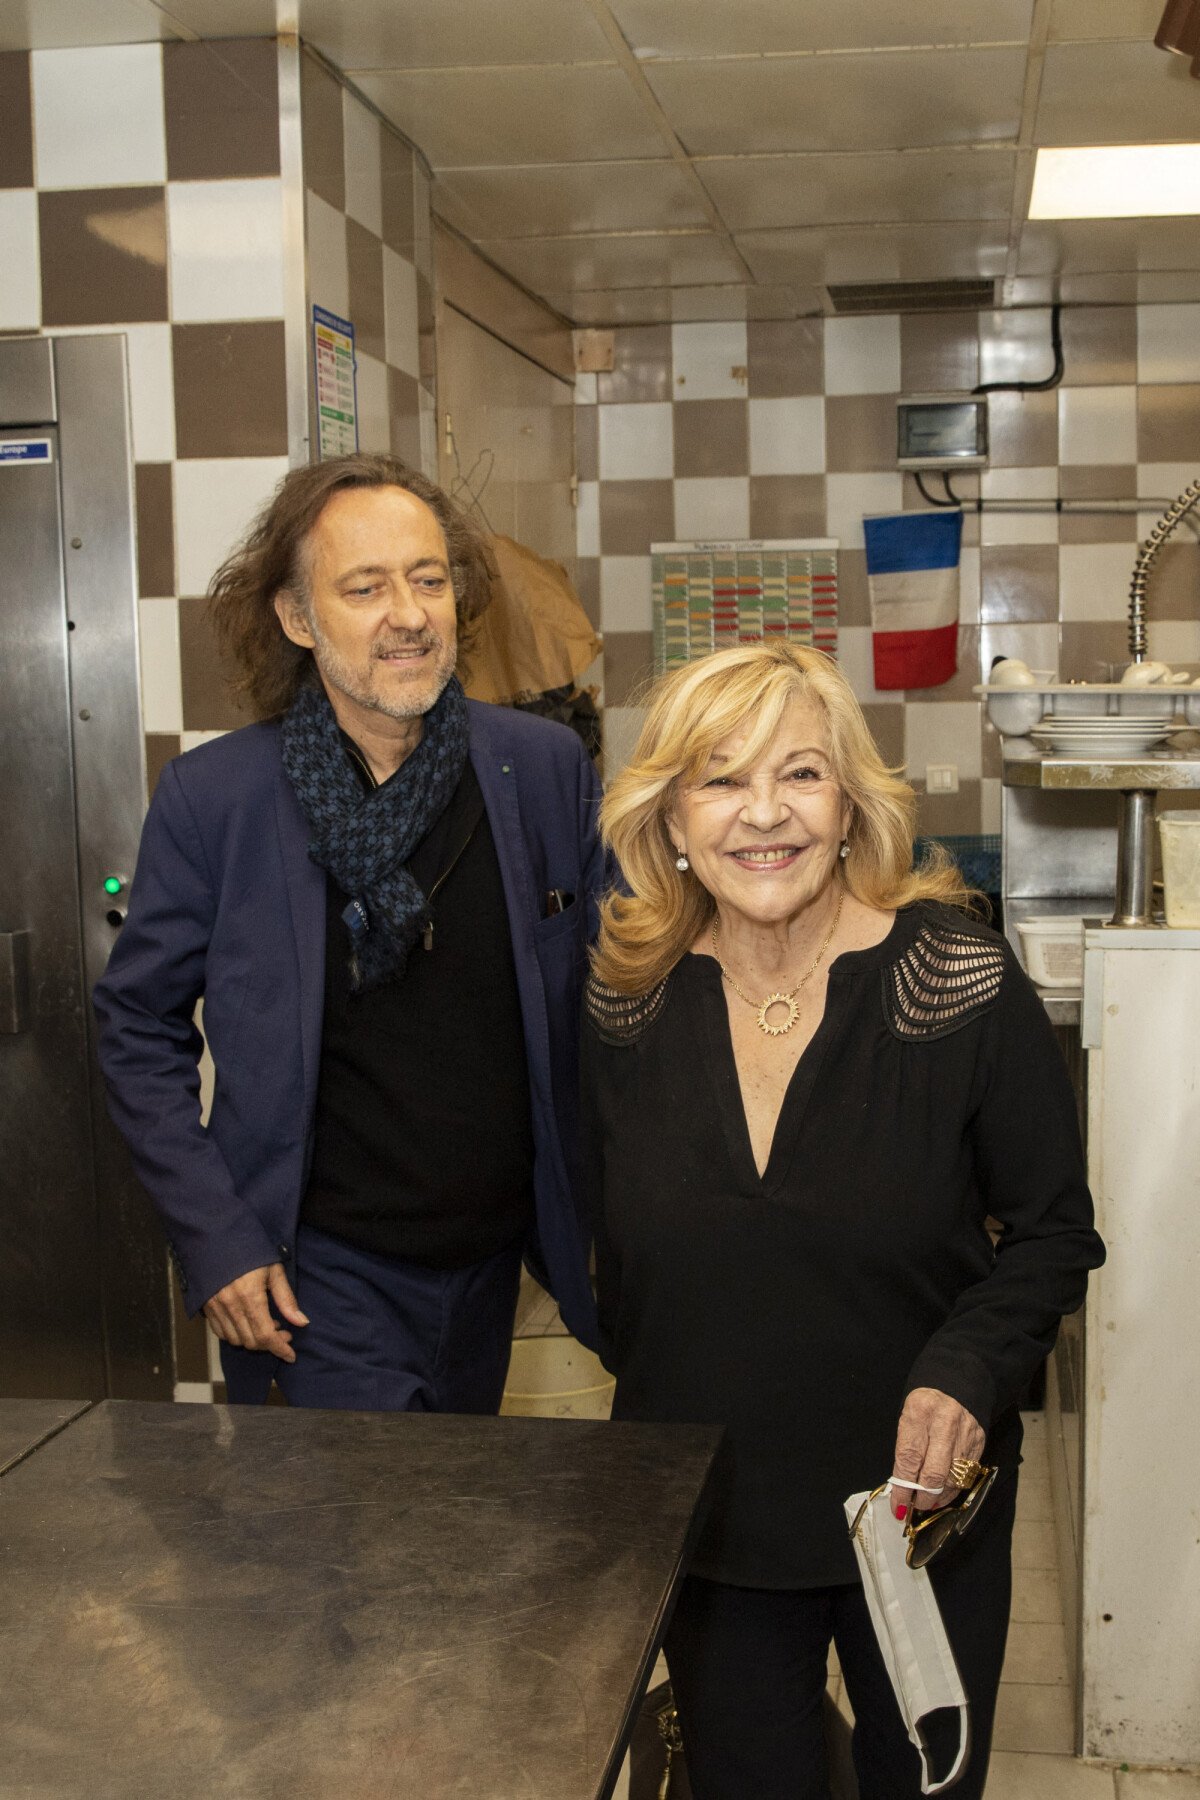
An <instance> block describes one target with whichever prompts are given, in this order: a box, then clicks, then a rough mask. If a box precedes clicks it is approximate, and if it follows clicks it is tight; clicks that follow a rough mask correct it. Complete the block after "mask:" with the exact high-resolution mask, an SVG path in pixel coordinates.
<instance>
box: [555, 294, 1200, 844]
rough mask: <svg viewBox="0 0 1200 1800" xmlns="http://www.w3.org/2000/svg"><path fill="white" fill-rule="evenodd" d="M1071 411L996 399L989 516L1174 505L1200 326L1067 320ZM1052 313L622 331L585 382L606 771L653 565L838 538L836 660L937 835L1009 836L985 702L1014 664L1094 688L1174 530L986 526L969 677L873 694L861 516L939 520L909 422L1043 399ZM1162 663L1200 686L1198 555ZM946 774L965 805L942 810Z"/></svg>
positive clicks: (1045, 517)
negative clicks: (902, 425)
mask: <svg viewBox="0 0 1200 1800" xmlns="http://www.w3.org/2000/svg"><path fill="white" fill-rule="evenodd" d="M1063 337H1064V347H1065V354H1066V376H1065V379H1064V382H1063V384H1062V386H1061V387H1060V388H1058V389H1057V390H1052V391H1050V392H1047V393H1040V394H1039V393H1033V394H1025V395H1021V394H996V395H993V396H992V397H991V401H990V411H991V436H992V454H991V463H990V466H989V467H988V469H987V470H986V471H985V472H984V473H983V476H982V480H981V481H980V479H979V478H973V477H961V478H960V480H959V483H958V486H959V488H960V490H961V491H962V492H963V493H964V494H966V495H970V496H972V497H974V496H975V495H977V494H978V493H979V492H980V491H982V493H983V495H984V496H985V497H988V498H999V497H1004V498H1015V497H1031V498H1041V497H1045V498H1048V499H1049V500H1050V501H1051V502H1053V500H1054V499H1055V498H1056V497H1057V496H1059V495H1061V496H1062V497H1064V498H1079V499H1085V498H1135V497H1138V496H1158V495H1162V496H1166V497H1170V496H1173V495H1174V494H1176V493H1177V492H1179V490H1180V489H1181V488H1182V487H1184V486H1185V485H1186V483H1187V482H1188V481H1190V480H1193V479H1194V478H1195V475H1196V472H1197V464H1198V461H1200V307H1198V306H1194V305H1180V306H1147V307H1094V308H1078V309H1073V310H1070V311H1068V312H1066V313H1065V314H1064V316H1063ZM1050 361H1051V358H1050V350H1049V315H1048V314H1047V313H1046V312H1045V311H1039V310H1035V311H1021V312H986V313H955V314H919V315H917V314H914V315H911V316H908V315H906V316H896V315H892V316H886V317H872V318H861V319H830V320H825V321H822V320H818V319H805V320H800V321H796V322H788V323H774V322H771V323H766V322H755V321H751V322H750V323H748V324H746V323H732V322H731V323H721V324H706V325H690V324H689V325H675V326H646V327H641V328H631V329H626V330H620V331H618V332H617V333H616V337H615V356H614V367H613V370H612V372H611V373H610V374H602V375H583V376H580V377H579V379H578V384H577V392H576V398H577V401H578V403H579V404H578V406H577V409H576V438H577V445H578V473H579V478H580V505H579V514H578V548H579V558H580V561H579V581H580V588H581V591H582V592H583V594H584V595H585V597H586V600H587V603H588V605H589V607H590V608H591V610H592V614H593V617H594V618H595V620H596V621H597V623H598V624H599V625H600V627H601V629H602V630H603V632H604V644H605V702H606V714H605V722H606V734H607V735H606V762H607V766H608V768H609V769H610V771H611V770H612V769H614V768H616V767H619V765H620V764H621V762H622V761H624V759H625V757H626V756H627V755H628V753H629V749H630V748H631V746H632V743H633V740H634V738H635V736H636V733H637V730H638V727H639V725H640V722H641V716H642V715H641V709H640V707H639V706H638V689H639V687H640V686H641V685H642V684H643V683H644V682H645V680H646V679H647V678H648V677H649V675H650V673H651V663H652V648H651V616H650V554H649V547H650V545H651V543H653V542H656V541H658V540H664V539H667V540H669V539H691V538H729V537H733V538H736V537H769V538H783V537H798V536H825V535H828V536H830V537H836V538H838V539H840V541H841V545H842V549H841V553H840V555H839V562H838V574H839V633H838V640H839V656H840V660H841V663H842V666H843V668H844V669H845V671H846V673H847V674H848V675H849V677H850V680H851V681H852V683H853V685H854V688H855V691H856V693H857V694H858V696H859V698H860V700H861V701H862V702H863V705H864V707H865V709H866V713H867V717H868V720H869V721H870V724H871V727H872V730H873V731H874V732H875V735H876V738H877V739H878V742H879V744H880V748H881V749H882V751H883V753H884V755H885V756H886V757H887V758H888V759H889V761H891V762H893V763H898V764H905V765H906V766H907V768H908V770H909V775H910V779H911V780H912V781H913V782H914V785H915V786H916V787H917V789H918V791H919V792H920V793H921V826H922V829H923V830H925V831H927V832H932V833H941V834H955V833H960V832H978V831H980V830H984V831H994V830H997V829H998V828H999V813H1000V781H999V775H1000V762H999V742H998V739H997V738H996V736H995V733H994V732H993V731H992V729H991V727H990V726H988V725H987V724H986V722H985V721H984V720H983V719H982V717H981V712H980V707H979V704H978V702H977V701H976V700H974V699H973V697H972V695H971V688H972V686H973V685H974V684H975V683H976V682H977V681H979V680H980V679H981V677H982V673H983V672H984V671H986V669H987V668H988V667H990V665H991V662H992V659H993V658H994V657H995V656H998V655H1002V654H1003V655H1019V656H1023V657H1024V658H1025V659H1026V661H1027V662H1029V663H1030V664H1031V665H1032V666H1034V667H1035V668H1049V667H1057V668H1058V669H1059V670H1060V672H1061V673H1062V675H1063V676H1064V677H1067V678H1070V677H1081V676H1087V677H1091V678H1093V679H1094V678H1096V676H1097V675H1098V674H1099V673H1100V668H1101V665H1102V664H1104V663H1107V662H1109V661H1120V660H1123V659H1124V657H1125V638H1124V623H1123V621H1124V616H1125V605H1126V599H1127V593H1128V582H1129V574H1130V571H1131V569H1132V566H1133V559H1134V554H1135V546H1136V542H1137V539H1138V537H1139V536H1143V535H1144V534H1145V532H1146V531H1148V530H1149V528H1150V525H1151V524H1152V523H1153V515H1147V514H1141V515H1139V514H1136V513H1126V514H1124V515H1118V514H1107V515H1105V514H1094V515H1086V516H1085V515H1075V516H1072V515H1067V514H1063V515H1058V514H1056V513H1055V512H1054V511H1053V510H1048V511H1046V512H1044V513H1033V512H1025V513H1003V512H987V513H984V514H982V515H977V514H968V516H967V518H966V520H965V521H964V527H965V528H964V537H963V541H964V546H965V547H964V551H963V559H962V576H961V610H960V620H961V623H960V628H959V668H958V673H957V675H956V676H955V678H954V680H953V681H951V682H948V683H946V685H945V686H943V687H940V688H934V689H927V690H922V691H912V692H908V693H881V692H878V691H877V690H876V689H875V687H874V685H873V681H872V661H871V629H870V610H869V605H868V598H867V581H866V566H865V552H864V549H863V533H862V521H863V516H864V514H868V513H878V512H888V511H897V510H901V509H907V508H912V507H920V506H922V505H923V504H924V502H923V501H922V500H921V498H920V495H919V494H918V492H917V489H916V486H915V484H914V483H913V481H912V480H911V478H910V477H906V476H902V475H901V474H900V473H899V471H898V470H897V469H896V466H895V464H896V448H895V402H896V396H897V395H898V394H899V393H902V392H908V393H914V392H930V391H934V392H938V391H943V390H947V389H950V390H953V389H961V388H964V387H972V386H974V384H975V383H976V382H978V381H1022V380H1039V379H1041V378H1042V377H1043V376H1044V375H1045V374H1046V373H1047V371H1048V369H1049V366H1050ZM1150 612H1151V619H1152V621H1153V622H1152V625H1151V653H1152V654H1153V655H1156V656H1160V657H1163V658H1165V659H1166V660H1168V661H1175V662H1198V663H1200V546H1197V544H1196V543H1195V542H1194V541H1193V540H1184V541H1179V542H1176V543H1172V544H1171V545H1169V546H1168V548H1167V550H1166V552H1165V553H1164V555H1163V558H1162V562H1161V565H1160V567H1159V569H1158V571H1157V573H1156V576H1155V580H1154V585H1153V590H1152V593H1151V601H1150ZM929 763H954V764H956V765H957V768H958V772H959V782H960V786H959V791H958V793H957V794H953V795H940V794H939V795H933V796H929V795H926V794H925V793H924V791H923V790H924V785H925V769H926V766H927V765H928V764H929Z"/></svg>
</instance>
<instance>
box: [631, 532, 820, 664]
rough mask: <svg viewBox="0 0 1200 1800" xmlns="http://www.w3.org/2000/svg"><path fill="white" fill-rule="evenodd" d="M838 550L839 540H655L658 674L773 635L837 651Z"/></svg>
mask: <svg viewBox="0 0 1200 1800" xmlns="http://www.w3.org/2000/svg"><path fill="white" fill-rule="evenodd" d="M837 549H838V546H837V540H836V539H835V538H797V539H794V540H789V539H765V540H763V541H761V542H749V541H748V542H745V543H706V544H700V543H693V544H652V545H651V546H650V559H651V577H652V580H653V584H654V585H653V624H654V667H655V672H656V673H657V674H660V675H661V674H662V673H663V672H664V671H665V670H667V669H674V668H676V667H678V665H679V664H680V663H686V662H693V661H694V660H695V659H696V658H697V657H698V656H707V655H709V654H710V652H711V651H713V650H724V649H727V648H728V647H729V646H730V645H732V644H757V643H761V642H762V641H763V640H764V639H766V638H773V637H781V638H790V639H791V640H792V642H794V643H801V644H812V645H814V646H815V648H816V649H818V650H824V651H826V652H827V653H828V654H829V655H830V656H836V654H837Z"/></svg>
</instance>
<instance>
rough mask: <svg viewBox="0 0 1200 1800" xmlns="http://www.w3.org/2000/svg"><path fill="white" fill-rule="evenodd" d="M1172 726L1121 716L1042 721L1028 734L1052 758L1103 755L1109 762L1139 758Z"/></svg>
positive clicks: (1132, 714)
mask: <svg viewBox="0 0 1200 1800" xmlns="http://www.w3.org/2000/svg"><path fill="white" fill-rule="evenodd" d="M1172 729H1173V727H1172V726H1171V725H1170V724H1168V723H1167V722H1166V721H1165V720H1163V719H1155V718H1151V717H1148V716H1147V715H1145V714H1137V713H1123V714H1119V715H1114V716H1113V717H1111V718H1109V717H1098V718H1094V719H1076V718H1062V719H1055V718H1049V719H1043V720H1042V722H1041V724H1040V725H1035V726H1034V727H1033V729H1032V730H1031V731H1030V733H1029V735H1030V737H1031V738H1032V740H1033V742H1034V743H1035V744H1036V745H1037V746H1038V748H1039V750H1049V751H1050V752H1051V753H1052V754H1053V755H1055V756H1102V757H1104V758H1105V759H1106V760H1109V761H1112V760H1114V759H1119V758H1120V757H1123V756H1140V755H1141V753H1142V751H1143V750H1149V748H1150V747H1151V745H1152V744H1160V743H1161V742H1162V741H1163V739H1164V738H1166V737H1168V736H1169V735H1170V733H1171V731H1172Z"/></svg>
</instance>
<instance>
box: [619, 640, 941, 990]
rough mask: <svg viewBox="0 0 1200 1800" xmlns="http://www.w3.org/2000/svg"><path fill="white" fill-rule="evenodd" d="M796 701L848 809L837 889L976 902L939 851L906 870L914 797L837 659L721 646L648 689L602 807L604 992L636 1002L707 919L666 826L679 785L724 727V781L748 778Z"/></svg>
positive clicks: (885, 905) (934, 848) (891, 900)
mask: <svg viewBox="0 0 1200 1800" xmlns="http://www.w3.org/2000/svg"><path fill="white" fill-rule="evenodd" d="M800 697H803V698H804V699H806V700H810V701H812V702H814V703H815V704H816V705H817V706H818V707H819V708H820V711H821V713H822V715H823V717H824V720H825V725H826V728H827V730H828V732H829V759H830V764H831V772H832V774H833V778H834V780H835V781H836V782H837V783H838V786H839V787H840V788H841V790H842V793H843V795H844V796H845V798H846V800H847V801H848V802H849V804H850V807H851V818H850V825H849V829H848V832H847V839H848V843H849V853H848V855H847V856H846V858H845V860H844V861H843V862H841V863H840V865H839V869H840V874H841V878H842V880H843V881H844V882H845V885H846V887H847V889H848V891H849V892H850V893H851V894H853V895H854V896H855V898H856V899H858V900H861V901H863V902H864V903H865V904H866V905H867V906H873V907H878V908H879V909H880V910H883V911H890V910H891V909H892V908H893V907H898V906H907V905H909V904H910V903H911V902H912V901H914V900H925V899H933V900H942V901H947V902H949V903H950V904H951V905H956V906H962V907H970V906H971V905H972V904H973V902H974V900H975V896H974V895H973V894H972V892H971V890H970V889H969V888H968V887H967V886H966V884H965V883H964V882H963V879H962V876H961V874H960V873H959V870H958V868H957V866H956V865H955V863H954V862H953V861H952V860H951V858H950V857H949V855H948V854H947V852H946V851H945V850H944V849H943V848H942V847H941V846H940V845H931V846H930V848H929V853H928V855H927V856H926V859H925V861H924V862H923V863H922V864H921V866H920V867H919V868H917V869H914V868H913V866H912V857H913V823H914V819H915V816H916V796H915V795H914V793H913V790H912V788H911V787H910V786H909V785H908V783H907V782H906V781H904V780H902V779H901V777H900V775H899V774H898V773H896V772H895V771H893V770H891V769H889V768H888V767H887V765H886V764H885V763H884V761H883V759H882V757H881V756H880V754H879V751H878V750H877V748H876V746H875V740H874V738H872V736H871V733H870V731H869V729H868V727H867V722H866V720H865V719H864V718H863V715H862V708H861V707H860V706H859V704H858V701H857V700H856V699H855V697H854V694H853V692H852V690H851V687H850V684H849V682H848V681H847V680H846V677H845V676H844V675H843V674H842V672H841V670H840V669H839V668H838V666H837V664H836V663H835V662H833V661H832V660H831V659H830V658H829V657H828V656H826V655H825V653H824V652H823V651H820V650H810V649H807V648H805V647H804V646H802V645H799V644H790V643H782V642H780V643H774V644H746V645H743V646H741V647H739V648H737V649H733V650H718V651H716V652H715V653H714V654H713V655H712V656H707V657H704V658H702V659H701V660H700V661H698V662H694V663H688V664H686V665H685V666H684V667H683V668H681V669H675V670H673V671H672V672H671V673H670V674H669V675H665V676H663V677H662V679H661V680H660V681H658V682H656V683H655V685H654V686H653V688H652V689H651V690H650V693H649V695H648V697H647V698H648V707H647V713H646V721H645V724H644V725H643V726H642V730H641V735H640V736H639V738H638V741H637V746H636V748H635V749H634V752H633V755H632V757H631V758H630V760H629V762H627V763H626V765H625V767H624V768H623V769H622V770H621V771H620V773H619V774H618V775H617V776H616V777H615V778H614V780H613V782H612V784H611V785H610V787H609V789H608V793H607V794H606V796H605V799H604V803H603V805H602V807H601V809H600V827H601V831H602V832H603V835H604V838H605V841H606V842H607V844H608V845H609V847H610V848H611V850H612V852H613V854H614V855H615V857H616V860H617V862H618V864H619V865H620V868H621V872H622V875H623V876H624V881H625V886H626V888H627V890H628V891H627V892H621V891H619V890H618V891H614V892H612V893H610V894H609V895H608V896H607V897H606V899H605V900H604V903H603V905H602V906H601V909H600V916H601V923H600V936H599V940H598V942H597V944H596V947H595V950H594V951H593V955H592V966H593V968H594V970H595V973H596V975H597V977H598V979H599V980H601V981H603V982H605V983H606V984H607V985H608V986H609V987H612V988H615V989H616V990H617V991H618V992H619V993H622V994H643V993H646V992H647V991H648V990H649V989H650V988H652V987H654V986H655V985H656V984H657V983H658V982H659V981H661V980H662V978H663V976H664V975H666V974H667V973H668V971H669V970H670V969H672V968H674V966H675V964H676V963H677V962H678V961H679V958H680V957H681V956H683V955H684V954H685V952H686V951H687V950H689V949H690V948H691V946H692V944H693V943H695V941H696V939H697V938H698V937H699V935H700V933H701V932H702V931H703V930H705V928H706V927H707V925H708V923H709V921H710V920H711V919H712V916H713V912H714V907H715V903H714V901H713V899H712V896H711V895H710V894H709V893H708V892H707V890H706V889H705V888H703V887H702V886H701V885H700V882H699V881H698V880H697V879H696V877H695V875H693V874H690V873H684V874H681V873H680V872H679V871H678V870H677V869H676V867H675V855H676V852H675V847H674V845H673V844H672V842H671V838H670V834H669V832H668V829H667V818H668V815H669V813H670V811H671V808H672V805H673V803H674V801H675V798H676V796H677V794H678V792H679V789H680V788H681V787H683V786H688V785H689V784H691V783H692V782H695V781H697V780H698V779H699V777H700V775H701V773H702V771H703V770H704V768H705V766H706V765H707V763H708V760H709V757H710V756H711V754H712V752H713V750H714V749H715V748H716V746H717V745H718V744H719V743H721V741H722V740H723V739H724V738H727V737H729V735H730V734H731V733H732V732H735V731H745V732H746V738H745V742H744V744H743V746H742V749H741V753H740V754H739V755H738V757H737V758H736V759H735V760H734V761H733V762H730V763H728V764H726V765H724V767H723V770H722V773H724V774H729V775H737V774H741V773H743V772H744V771H745V770H746V769H748V768H750V767H751V766H752V764H754V763H755V762H757V760H758V758H759V757H760V756H762V754H763V752H764V751H765V750H766V748H767V746H768V745H769V744H770V742H771V740H772V738H773V737H774V736H775V733H776V732H777V730H778V729H779V723H780V720H781V718H782V716H783V712H784V708H785V707H786V706H787V704H788V702H789V701H790V700H792V699H795V698H800Z"/></svg>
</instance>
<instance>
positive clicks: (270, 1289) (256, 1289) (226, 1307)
mask: <svg viewBox="0 0 1200 1800" xmlns="http://www.w3.org/2000/svg"><path fill="white" fill-rule="evenodd" d="M269 1302H273V1303H274V1306H275V1310H276V1312H278V1313H279V1314H280V1316H281V1317H282V1318H284V1319H286V1320H287V1322H288V1324H289V1325H307V1324H308V1320H307V1318H306V1317H305V1315H304V1314H303V1313H302V1312H301V1311H300V1308H299V1307H298V1306H297V1305H296V1296H295V1294H293V1292H292V1289H291V1285H290V1283H289V1281H288V1278H287V1276H286V1275H285V1274H284V1272H283V1264H282V1263H271V1264H270V1265H269V1266H268V1267H267V1268H265V1269H251V1270H250V1271H249V1273H248V1274H245V1275H239V1276H238V1278H237V1280H236V1281H231V1282H230V1283H229V1284H228V1286H227V1287H223V1288H222V1289H221V1291H220V1293H218V1294H214V1295H213V1297H212V1299H211V1300H206V1301H205V1303H204V1316H205V1318H206V1319H207V1320H208V1322H209V1324H210V1325H211V1326H212V1328H213V1330H214V1331H215V1332H216V1334H217V1336H218V1337H219V1338H223V1339H224V1341H225V1342H226V1343H227V1344H240V1345H241V1347H242V1349H243V1350H266V1351H268V1352H269V1353H270V1355H272V1356H278V1357H279V1358H280V1359H281V1360H282V1361H283V1362H289V1363H294V1362H295V1360H296V1352H295V1351H294V1350H293V1349H292V1334H291V1332H290V1331H284V1330H282V1329H281V1328H280V1327H279V1326H278V1325H277V1324H276V1323H275V1321H274V1319H273V1318H272V1317H271V1306H270V1304H269Z"/></svg>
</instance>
